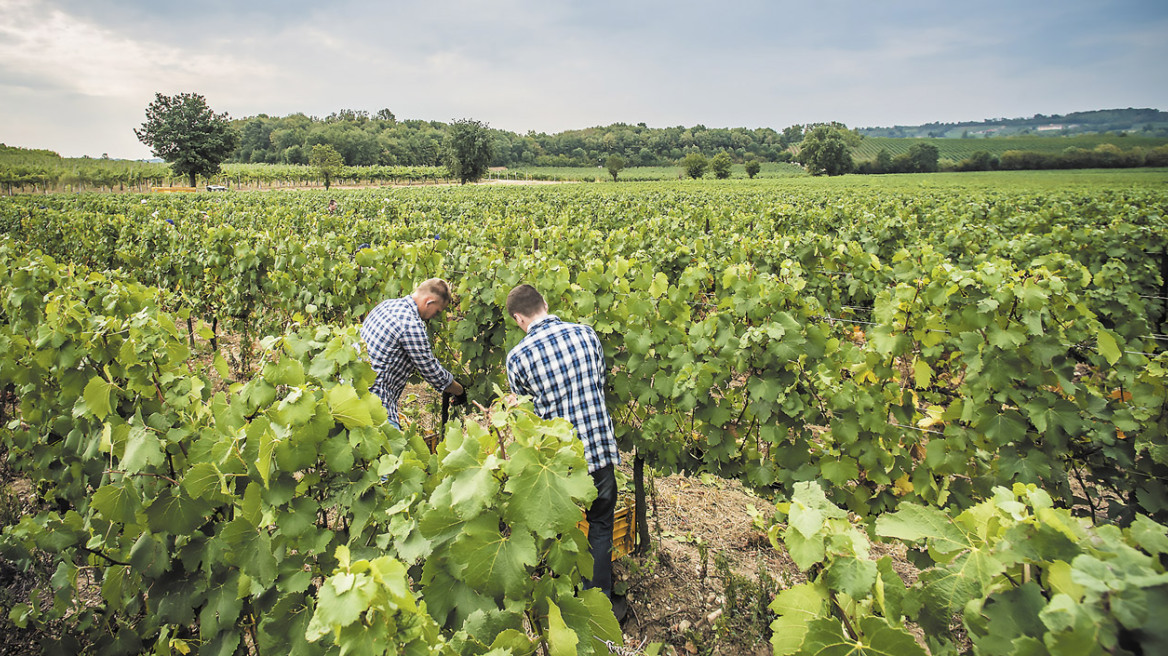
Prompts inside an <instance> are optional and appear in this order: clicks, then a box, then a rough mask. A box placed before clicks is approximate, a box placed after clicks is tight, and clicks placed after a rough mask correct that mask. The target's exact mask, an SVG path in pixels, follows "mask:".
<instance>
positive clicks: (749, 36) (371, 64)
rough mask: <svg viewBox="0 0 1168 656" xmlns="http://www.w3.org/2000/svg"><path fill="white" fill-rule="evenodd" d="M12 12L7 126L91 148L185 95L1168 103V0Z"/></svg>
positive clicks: (490, 106) (705, 102)
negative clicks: (155, 104) (1166, 65)
mask: <svg viewBox="0 0 1168 656" xmlns="http://www.w3.org/2000/svg"><path fill="white" fill-rule="evenodd" d="M0 15H3V16H4V18H5V21H4V24H3V25H0V93H3V94H4V97H5V99H6V103H5V104H4V106H0V131H2V132H0V140H8V141H9V142H10V143H11V140H12V139H13V136H12V134H13V132H16V133H17V134H18V135H19V136H20V140H22V141H24V142H25V143H27V144H28V145H39V146H45V147H54V148H58V149H63V150H68V151H70V152H76V150H75V149H76V148H78V147H81V146H80V144H94V143H99V142H97V141H96V139H97V137H96V136H93V135H87V134H85V133H84V131H83V130H81V129H80V128H79V127H77V125H79V124H81V123H83V122H84V121H96V120H99V119H100V120H101V121H108V124H105V125H101V126H98V125H97V124H96V123H94V124H93V127H92V129H91V131H96V132H97V134H98V135H114V134H116V135H119V136H118V139H121V138H122V136H121V135H123V133H125V134H128V133H129V130H130V128H132V127H134V126H136V125H137V124H138V123H140V122H141V121H142V119H143V112H144V109H145V106H146V104H147V103H148V102H149V101H150V100H151V98H152V97H153V94H154V93H155V92H162V93H175V92H178V91H193V92H197V93H202V94H203V95H205V96H206V97H207V100H208V103H209V104H210V105H211V106H212V107H213V108H214V109H215V110H216V111H227V112H229V113H230V114H231V115H232V116H233V117H242V116H249V115H255V114H260V113H266V114H269V115H284V114H290V113H294V112H304V113H307V114H310V115H317V116H323V115H327V114H329V113H331V112H334V111H337V110H339V109H342V108H352V109H364V110H368V111H376V110H378V109H381V108H389V109H391V110H392V111H393V112H394V113H395V114H396V115H397V116H398V117H399V118H421V119H426V120H440V121H448V120H450V119H452V118H475V119H478V120H483V121H486V122H488V123H490V124H491V125H492V126H494V127H499V128H503V129H508V130H514V131H517V132H526V131H528V130H536V131H545V132H555V131H559V130H565V129H571V128H581V127H588V126H592V125H602V124H607V123H612V122H617V121H622V122H630V123H636V122H642V121H644V122H646V123H648V124H650V125H654V126H664V125H679V124H681V125H694V124H697V123H702V124H705V125H708V126H711V127H722V126H745V127H761V126H767V127H774V128H779V129H781V128H782V127H785V126H787V125H791V124H793V123H797V122H798V123H803V122H813V121H823V120H842V121H844V122H846V123H848V124H850V125H860V126H866V125H889V124H893V123H900V124H907V123H916V122H927V121H933V120H942V121H945V120H960V119H970V120H976V119H980V118H987V117H991V116H1021V115H1029V114H1033V113H1036V112H1042V113H1054V112H1058V113H1062V112H1067V111H1075V110H1079V109H1094V108H1104V107H1112V106H1117V105H1124V106H1126V105H1134V106H1161V107H1163V106H1165V105H1168V77H1166V76H1168V74H1166V73H1165V72H1163V69H1162V67H1159V66H1154V65H1153V63H1154V62H1158V61H1162V60H1164V59H1165V58H1166V57H1168V43H1166V40H1165V39H1163V38H1162V34H1163V33H1164V32H1165V31H1168V7H1166V6H1163V5H1162V2H1151V1H1139V2H1135V1H1133V2H1119V3H1108V4H1106V5H1100V4H1098V3H1092V2H1088V1H1087V0H1065V1H1063V2H1058V3H1054V2H1036V3H1021V4H1020V3H1017V2H1012V1H1011V2H1007V1H1006V0H982V1H979V2H969V3H961V4H959V5H953V4H944V3H943V4H937V3H935V2H933V1H932V0H898V1H896V2H890V3H871V2H858V1H854V0H840V1H838V2H833V3H830V5H824V4H808V3H786V2H774V1H773V0H741V1H737V2H734V3H728V4H723V5H720V6H718V7H717V8H716V9H711V6H710V5H709V4H708V2H696V0H671V1H668V2H667V1H666V0H642V1H639V2H635V3H628V2H623V1H619V0H593V2H590V3H548V2H535V1H534V0H496V1H494V2H490V3H484V2H481V1H475V0H435V1H433V2H427V3H420V2H368V1H364V0H338V1H337V2H332V3H327V4H325V3H318V2H312V1H310V0H283V1H280V2H277V0H254V1H251V2H247V3H238V2H231V1H229V0H205V1H204V2H201V3H199V4H198V5H196V6H188V5H179V4H174V3H159V2H157V1H147V0H0ZM9 99H12V100H13V102H15V100H16V99H19V102H20V103H21V106H19V107H15V106H12V102H7V101H8V100H9ZM49 104H52V105H53V106H52V108H51V110H50V109H48V108H47V106H48V105H49ZM38 107H39V108H40V109H39V110H38ZM42 115H53V116H56V117H67V116H70V115H72V116H74V117H77V118H75V119H74V120H73V121H71V122H70V121H68V120H67V119H65V120H61V121H58V123H60V124H58V125H56V126H55V127H54V126H53V125H51V124H49V123H48V122H46V121H45V120H43V119H42V118H40V117H41V116H42ZM61 143H66V144H68V145H69V147H68V148H64V147H63V146H61V145H60V144H61ZM118 143H119V144H121V143H122V142H121V141H119V142H118ZM84 147H85V148H86V149H87V150H88V152H91V153H93V154H96V153H99V152H102V151H105V150H109V151H110V152H111V154H112V155H115V156H116V155H119V154H122V153H119V152H116V148H120V147H121V146H116V147H115V146H113V145H110V146H108V147H104V146H102V145H100V144H99V145H97V146H96V147H94V146H92V145H86V146H84ZM131 149H132V150H134V151H135V152H139V151H141V150H142V149H141V148H140V147H131ZM135 156H141V153H140V152H139V154H138V155H135Z"/></svg>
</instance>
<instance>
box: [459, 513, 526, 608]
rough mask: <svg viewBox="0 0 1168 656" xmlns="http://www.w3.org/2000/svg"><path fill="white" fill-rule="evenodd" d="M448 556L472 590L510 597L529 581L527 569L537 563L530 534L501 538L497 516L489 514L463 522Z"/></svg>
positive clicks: (516, 594) (501, 533)
mask: <svg viewBox="0 0 1168 656" xmlns="http://www.w3.org/2000/svg"><path fill="white" fill-rule="evenodd" d="M450 555H451V557H452V558H453V559H455V560H456V561H457V563H458V564H459V565H460V566H461V567H462V577H463V579H464V580H465V581H466V582H467V583H468V584H470V585H471V586H472V587H474V588H475V589H476V590H479V591H480V592H483V593H485V594H489V595H494V596H499V595H506V596H507V597H511V598H516V597H517V596H518V595H519V593H520V590H522V589H523V587H524V586H525V585H526V584H527V581H528V580H529V579H530V577H529V576H528V573H527V568H528V567H529V566H532V565H535V564H536V562H537V561H538V557H537V554H536V551H535V540H534V539H533V538H532V536H531V533H528V532H527V531H514V532H512V533H511V535H509V536H505V535H503V532H502V531H501V530H499V517H498V516H497V515H495V514H493V513H490V512H488V513H484V514H482V515H479V516H478V517H476V518H474V519H473V520H471V521H469V522H467V523H466V526H465V527H464V528H463V531H462V534H461V535H459V536H458V537H457V538H455V540H454V543H453V544H452V545H451V548H450Z"/></svg>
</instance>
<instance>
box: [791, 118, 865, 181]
mask: <svg viewBox="0 0 1168 656" xmlns="http://www.w3.org/2000/svg"><path fill="white" fill-rule="evenodd" d="M844 132H845V130H843V129H841V128H838V127H835V126H831V125H817V126H815V127H814V128H812V129H811V131H810V132H808V133H807V135H806V136H805V137H803V145H802V147H801V148H800V149H799V155H798V156H797V157H796V158H795V159H796V160H798V162H799V163H800V164H802V165H804V166H806V167H807V170H808V171H810V172H811V174H812V175H823V174H827V175H843V174H844V173H849V172H851V170H852V169H853V168H855V163H854V162H853V161H852V151H851V149H850V148H849V147H848V142H847V137H846V136H845V135H844V134H843V133H844Z"/></svg>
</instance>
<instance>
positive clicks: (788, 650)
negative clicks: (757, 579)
mask: <svg viewBox="0 0 1168 656" xmlns="http://www.w3.org/2000/svg"><path fill="white" fill-rule="evenodd" d="M826 609H827V594H826V592H825V591H824V590H823V588H822V587H821V586H819V585H816V584H814V583H800V584H799V585H796V586H794V587H791V588H787V589H786V590H783V591H782V592H780V593H779V594H778V595H776V596H775V599H774V601H772V602H771V604H770V610H771V611H772V612H774V613H775V614H776V615H778V616H779V617H778V618H776V619H775V621H773V622H771V647H772V649H773V650H774V654H775V656H787V655H789V654H794V653H796V652H798V651H799V649H800V648H801V647H802V646H803V639H804V637H805V636H806V635H807V628H808V626H809V625H810V624H811V622H812V621H813V620H815V619H818V618H820V617H822V616H823V614H824V612H825V611H826Z"/></svg>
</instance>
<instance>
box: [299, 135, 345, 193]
mask: <svg viewBox="0 0 1168 656" xmlns="http://www.w3.org/2000/svg"><path fill="white" fill-rule="evenodd" d="M308 165H309V166H311V167H312V168H314V169H316V171H317V173H319V174H320V175H321V177H323V178H324V189H325V191H328V188H329V184H331V183H332V178H333V177H334V176H336V175H337V174H338V173H340V172H341V169H343V168H344V167H345V158H343V157H341V154H340V153H339V152H337V149H336V148H333V147H332V145H331V144H316V145H315V146H313V147H312V155H310V156H309V157H308Z"/></svg>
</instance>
